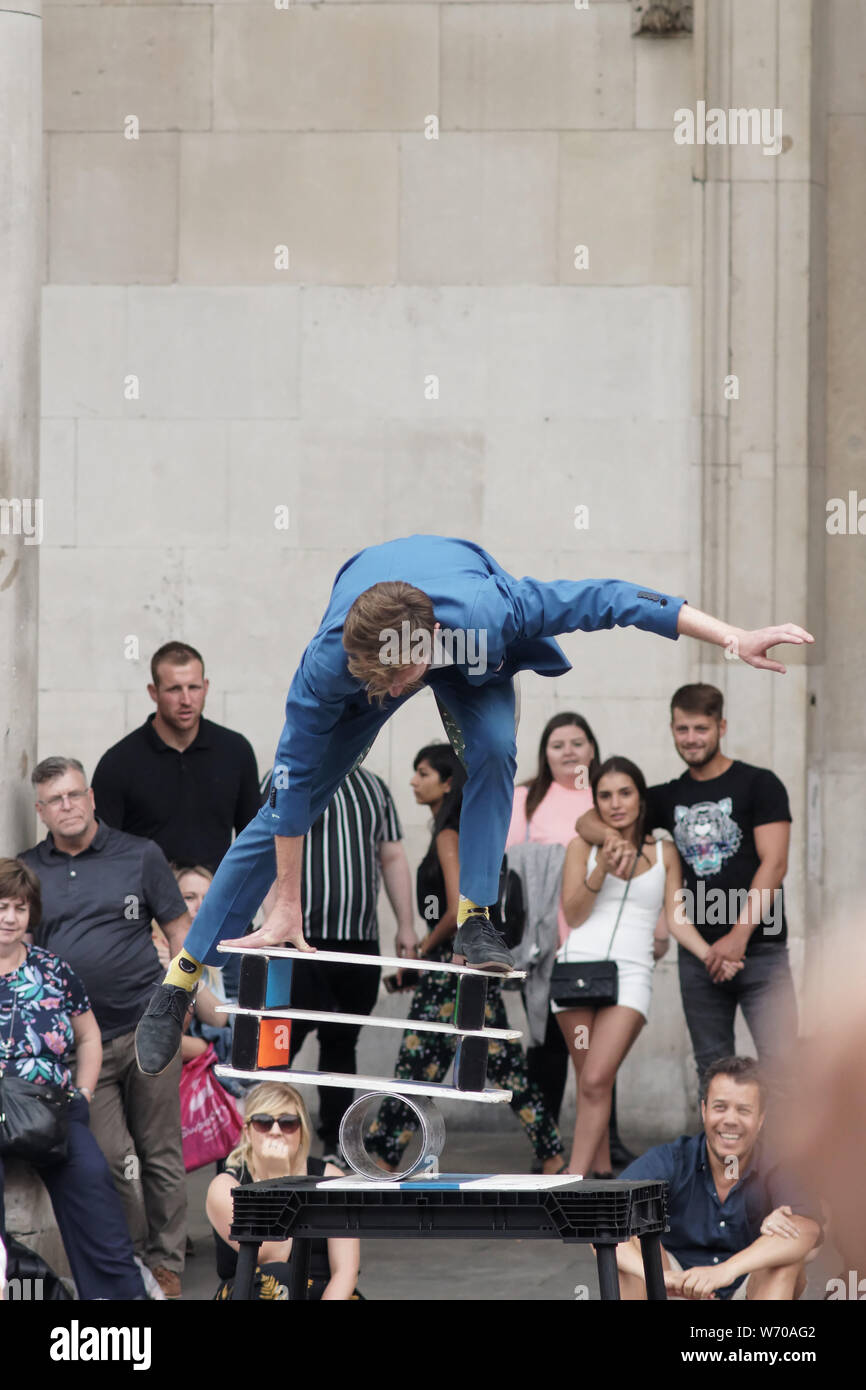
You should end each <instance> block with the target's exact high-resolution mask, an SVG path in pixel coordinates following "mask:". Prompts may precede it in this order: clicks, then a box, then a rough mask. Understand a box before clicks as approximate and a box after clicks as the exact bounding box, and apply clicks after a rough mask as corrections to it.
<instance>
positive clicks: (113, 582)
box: [39, 546, 198, 693]
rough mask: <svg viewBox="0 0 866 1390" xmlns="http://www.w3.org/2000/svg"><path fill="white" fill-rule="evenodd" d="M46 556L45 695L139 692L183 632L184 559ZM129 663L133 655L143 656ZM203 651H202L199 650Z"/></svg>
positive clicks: (74, 552) (71, 551) (105, 552)
mask: <svg viewBox="0 0 866 1390" xmlns="http://www.w3.org/2000/svg"><path fill="white" fill-rule="evenodd" d="M154 557H155V552H154V551H153V550H152V549H148V550H140V549H135V548H132V547H130V548H128V549H127V550H126V551H125V552H124V553H123V555H122V557H121V556H119V555H118V551H117V550H116V549H104V548H103V547H102V546H88V547H84V548H78V547H75V548H59V547H58V548H53V547H47V548H46V549H44V550H43V552H42V574H41V581H42V582H41V586H40V618H39V677H40V682H41V684H42V686H43V688H44V689H46V690H65V691H69V690H76V689H83V690H85V691H99V692H103V693H104V692H106V691H109V692H112V693H116V692H118V691H126V690H128V691H140V690H141V688H142V685H143V684H145V683H146V680H147V677H146V675H145V672H146V671H147V669H148V665H147V663H148V662H149V661H150V655H151V652H153V651H155V650H156V648H157V647H158V646H160V645H161V644H162V643H163V642H165V641H167V640H168V638H169V636H175V635H176V634H178V633H179V632H181V631H182V630H183V625H182V618H183V616H184V605H183V579H182V569H181V564H180V555H179V553H178V552H177V551H172V550H169V549H167V548H166V549H164V550H163V551H162V552H161V553H160V554H159V557H158V563H157V562H155V558H154ZM131 638H135V639H137V654H138V659H130V658H129V657H127V655H126V653H127V652H132V653H135V652H136V646H135V643H133V642H132V641H130V640H129V639H131ZM196 645H198V644H197V643H196Z"/></svg>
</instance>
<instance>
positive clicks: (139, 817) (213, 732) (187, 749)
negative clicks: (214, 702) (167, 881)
mask: <svg viewBox="0 0 866 1390" xmlns="http://www.w3.org/2000/svg"><path fill="white" fill-rule="evenodd" d="M150 670H151V676H152V678H153V679H152V682H151V684H150V685H149V686H148V687H147V691H148V694H149V695H150V698H151V699H152V700H153V702H154V704H155V705H156V713H155V714H151V715H149V716H148V718H147V719H146V720H145V722H144V723H143V724H141V725H140V726H139V727H138V728H137V729H133V731H132V733H130V734H127V735H126V737H125V738H122V739H121V740H120V742H119V743H115V744H114V745H113V746H112V747H111V748H109V749H108V750H107V751H106V752H105V753H103V755H102V757H101V758H100V759H99V762H98V763H97V765H96V771H95V772H94V774H93V792H94V795H95V797H96V811H97V814H98V816H99V819H100V820H101V821H105V823H106V825H113V826H114V827H115V829H117V830H125V831H126V832H127V833H128V834H130V835H142V836H144V837H145V839H148V840H153V841H154V842H155V843H156V844H158V845H159V847H160V849H161V850H162V851H163V853H164V854H165V857H166V859H168V861H169V862H170V863H172V864H176V865H183V866H187V867H188V866H191V865H193V864H203V865H204V866H205V867H206V868H208V869H210V871H211V873H216V871H217V869H218V868H219V865H220V862H221V861H222V859H223V857H224V856H225V854H226V852H227V850H228V847H229V845H230V844H231V842H232V833H233V832H234V833H235V834H237V835H239V834H240V833H241V831H242V830H243V828H244V826H245V825H247V823H248V822H249V821H250V820H251V819H252V817H253V816H254V815H256V813H257V811H258V809H259V774H258V770H257V768H256V758H255V754H254V753H253V750H252V747H251V745H250V744H249V742H248V741H247V739H245V738H244V736H243V734H239V733H237V732H236V731H235V730H234V729H226V728H224V727H223V725H222V724H215V723H214V722H213V720H211V719H205V717H204V714H203V710H204V707H205V700H206V698H207V693H208V681H207V680H206V679H205V674H204V661H203V659H202V656H201V653H200V652H198V651H196V649H195V647H191V646H190V645H189V644H188V643H187V642H166V643H165V644H164V645H163V646H161V647H160V648H159V650H158V651H156V652H154V654H153V657H152V658H151V663H150Z"/></svg>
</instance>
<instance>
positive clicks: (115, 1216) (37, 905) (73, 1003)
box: [0, 859, 146, 1300]
mask: <svg viewBox="0 0 866 1390" xmlns="http://www.w3.org/2000/svg"><path fill="white" fill-rule="evenodd" d="M41 915H42V894H41V890H40V887H39V880H38V878H37V877H36V875H35V874H34V873H33V871H32V869H30V868H28V867H27V865H26V864H22V863H21V861H20V860H18V859H0V1074H2V1075H3V1076H5V1077H8V1078H9V1079H10V1080H11V1079H12V1078H14V1077H20V1078H22V1079H23V1080H25V1081H31V1082H33V1083H34V1084H35V1085H36V1086H52V1087H60V1088H61V1089H62V1090H63V1091H64V1092H65V1093H66V1097H67V1102H66V1116H67V1121H68V1141H67V1153H66V1157H65V1158H64V1159H63V1160H62V1161H61V1162H59V1163H58V1162H53V1161H50V1160H49V1157H48V1155H46V1161H45V1163H41V1162H39V1160H38V1159H37V1158H34V1159H31V1160H30V1162H31V1164H32V1166H33V1167H34V1168H35V1169H36V1171H37V1173H38V1174H39V1176H40V1178H41V1179H42V1182H43V1183H44V1184H45V1186H46V1187H47V1189H48V1195H49V1197H50V1198H51V1205H52V1207H53V1208H54V1215H55V1217H56V1220H57V1226H58V1229H59V1231H60V1236H61V1239H62V1241H63V1248H64V1250H65V1251H66V1258H67V1259H68V1260H69V1268H70V1269H71V1270H72V1277H73V1279H74V1280H75V1288H76V1291H77V1293H78V1297H79V1298H80V1299H118V1300H125V1299H144V1298H145V1297H146V1294H145V1291H144V1285H143V1283H142V1281H141V1274H140V1273H139V1270H138V1268H137V1266H136V1261H135V1255H134V1253H133V1249H132V1241H131V1240H130V1238H129V1231H128V1230H127V1226H126V1218H125V1216H124V1214H123V1207H122V1206H121V1204H120V1198H119V1197H118V1195H117V1192H116V1191H115V1188H114V1183H113V1182H112V1178H111V1173H110V1171H109V1167H108V1163H107V1162H106V1159H105V1157H104V1155H103V1153H102V1150H101V1149H100V1147H99V1145H98V1144H97V1142H96V1140H95V1139H94V1137H93V1135H92V1134H91V1132H90V1102H91V1100H92V1099H93V1092H94V1090H95V1089H96V1083H97V1081H98V1080H99V1071H100V1068H101V1066H102V1038H101V1036H100V1032H99V1024H98V1023H97V1022H96V1018H95V1016H94V1013H93V1010H92V1009H91V1007H90V1001H89V999H88V998H87V995H86V994H85V992H84V986H83V985H82V983H81V981H80V980H79V978H78V976H77V975H75V974H74V973H73V971H72V970H70V968H69V966H68V965H67V964H66V963H65V961H62V960H60V958H59V957H58V956H55V955H52V953H51V952H50V951H44V950H42V948H41V947H40V946H33V945H32V944H31V943H30V942H29V940H28V934H29V933H30V932H34V931H35V930H36V928H37V927H38V926H39V921H40V918H41ZM73 1073H74V1078H75V1079H74V1083H73ZM46 1094H47V1093H46ZM3 1187H4V1165H3V1158H2V1157H0V1240H2V1237H3V1234H4V1204H3Z"/></svg>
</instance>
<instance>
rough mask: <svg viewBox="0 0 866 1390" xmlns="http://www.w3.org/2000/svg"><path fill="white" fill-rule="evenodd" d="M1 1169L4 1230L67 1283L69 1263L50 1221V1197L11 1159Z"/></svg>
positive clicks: (23, 1165)
mask: <svg viewBox="0 0 866 1390" xmlns="http://www.w3.org/2000/svg"><path fill="white" fill-rule="evenodd" d="M5 1167H6V1179H5V1184H4V1200H5V1207H6V1221H5V1225H6V1230H7V1231H8V1233H9V1235H11V1236H15V1237H16V1239H18V1240H20V1241H21V1243H22V1245H26V1246H27V1248H28V1249H29V1250H33V1251H35V1252H36V1254H37V1255H41V1256H42V1258H43V1260H45V1262H46V1264H48V1265H50V1266H51V1268H52V1269H53V1270H54V1273H55V1274H57V1275H59V1276H60V1278H61V1279H69V1280H71V1279H72V1274H71V1272H70V1269H69V1261H68V1260H67V1258H66V1251H65V1250H64V1248H63V1241H62V1240H61V1237H60V1232H59V1230H58V1229H57V1222H56V1221H55V1219H54V1210H53V1208H52V1206H51V1198H50V1197H49V1196H48V1193H47V1191H46V1189H45V1188H44V1187H43V1185H42V1183H41V1182H40V1181H39V1178H38V1176H37V1174H36V1172H35V1170H34V1169H33V1168H31V1167H30V1165H29V1164H27V1163H19V1162H18V1161H17V1160H15V1159H9V1160H7V1163H6V1165H5ZM73 1287H74V1286H73Z"/></svg>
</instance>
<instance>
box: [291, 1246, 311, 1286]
mask: <svg viewBox="0 0 866 1390" xmlns="http://www.w3.org/2000/svg"><path fill="white" fill-rule="evenodd" d="M312 1245H313V1243H312V1241H311V1240H304V1239H303V1238H302V1237H299V1236H295V1237H294V1239H293V1241H292V1262H291V1265H290V1278H289V1298H290V1299H292V1300H294V1299H306V1297H307V1280H308V1279H309V1277H310V1251H311V1249H312Z"/></svg>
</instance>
